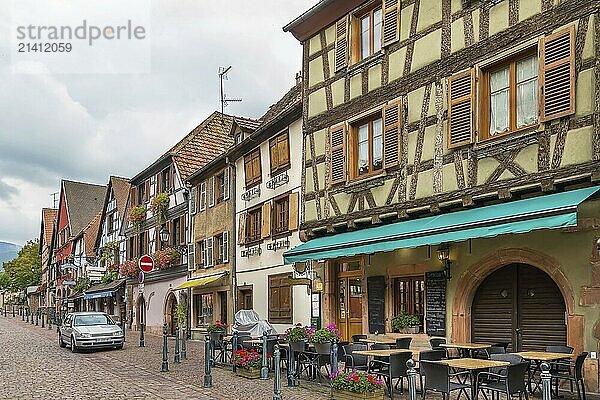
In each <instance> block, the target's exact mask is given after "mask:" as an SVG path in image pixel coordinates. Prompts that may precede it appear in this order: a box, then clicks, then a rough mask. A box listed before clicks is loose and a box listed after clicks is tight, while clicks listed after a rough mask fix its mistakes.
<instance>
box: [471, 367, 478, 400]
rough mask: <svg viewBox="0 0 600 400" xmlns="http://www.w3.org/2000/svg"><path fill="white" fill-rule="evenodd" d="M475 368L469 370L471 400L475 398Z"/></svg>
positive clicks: (475, 399)
mask: <svg viewBox="0 0 600 400" xmlns="http://www.w3.org/2000/svg"><path fill="white" fill-rule="evenodd" d="M476 383H477V370H472V371H471V400H477V390H476V386H477V385H476Z"/></svg>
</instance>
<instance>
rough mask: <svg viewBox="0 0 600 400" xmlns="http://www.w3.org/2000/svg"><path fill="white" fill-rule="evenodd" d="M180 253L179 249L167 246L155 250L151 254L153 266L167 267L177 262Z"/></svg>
mask: <svg viewBox="0 0 600 400" xmlns="http://www.w3.org/2000/svg"><path fill="white" fill-rule="evenodd" d="M180 257H181V254H180V253H179V250H177V249H174V248H172V247H167V248H164V249H162V250H157V251H156V252H155V253H154V254H153V255H152V259H154V266H155V267H156V268H158V269H167V268H171V267H174V266H175V265H178V264H179V259H180Z"/></svg>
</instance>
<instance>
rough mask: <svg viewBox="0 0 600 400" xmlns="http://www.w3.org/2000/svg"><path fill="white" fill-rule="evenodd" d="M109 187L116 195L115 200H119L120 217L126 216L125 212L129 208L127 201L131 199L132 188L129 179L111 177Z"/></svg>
mask: <svg viewBox="0 0 600 400" xmlns="http://www.w3.org/2000/svg"><path fill="white" fill-rule="evenodd" d="M109 186H110V187H112V190H113V192H114V194H115V199H116V200H117V211H118V212H119V215H120V216H123V215H125V210H126V208H127V199H128V198H129V189H130V188H131V184H130V183H129V179H127V178H121V177H118V176H111V177H110V181H109ZM107 196H108V192H107Z"/></svg>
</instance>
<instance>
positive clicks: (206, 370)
mask: <svg viewBox="0 0 600 400" xmlns="http://www.w3.org/2000/svg"><path fill="white" fill-rule="evenodd" d="M211 386H212V375H211V371H210V336H209V335H206V336H204V387H211Z"/></svg>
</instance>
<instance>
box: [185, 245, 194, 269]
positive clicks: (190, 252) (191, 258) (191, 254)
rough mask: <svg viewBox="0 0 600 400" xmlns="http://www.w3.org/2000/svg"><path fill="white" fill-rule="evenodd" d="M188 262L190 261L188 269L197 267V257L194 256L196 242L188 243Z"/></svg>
mask: <svg viewBox="0 0 600 400" xmlns="http://www.w3.org/2000/svg"><path fill="white" fill-rule="evenodd" d="M187 263H188V271H193V270H195V269H196V258H195V257H194V244H193V243H190V244H188V251H187Z"/></svg>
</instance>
